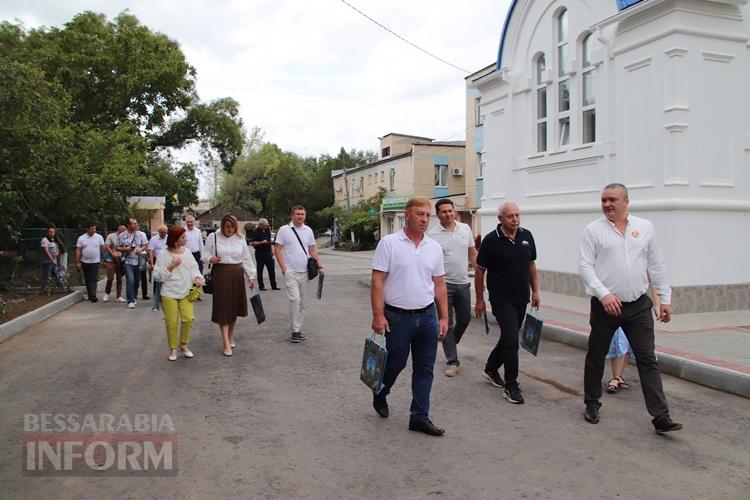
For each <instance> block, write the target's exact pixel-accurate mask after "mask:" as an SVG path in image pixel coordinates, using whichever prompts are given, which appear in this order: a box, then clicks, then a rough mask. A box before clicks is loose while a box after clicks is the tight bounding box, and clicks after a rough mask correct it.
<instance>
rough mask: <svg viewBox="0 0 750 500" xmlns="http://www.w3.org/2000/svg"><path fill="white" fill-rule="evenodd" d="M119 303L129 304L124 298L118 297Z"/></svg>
mask: <svg viewBox="0 0 750 500" xmlns="http://www.w3.org/2000/svg"><path fill="white" fill-rule="evenodd" d="M117 302H127V300H125V299H124V298H123V297H121V296H120V297H117Z"/></svg>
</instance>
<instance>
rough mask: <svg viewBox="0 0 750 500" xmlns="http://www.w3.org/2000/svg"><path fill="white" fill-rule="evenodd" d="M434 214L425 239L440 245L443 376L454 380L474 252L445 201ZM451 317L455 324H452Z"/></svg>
mask: <svg viewBox="0 0 750 500" xmlns="http://www.w3.org/2000/svg"><path fill="white" fill-rule="evenodd" d="M435 214H436V215H437V217H438V220H440V224H438V225H436V226H435V227H434V228H432V230H430V231H429V233H428V235H429V236H430V237H431V238H432V239H434V240H435V241H437V242H438V243H440V246H441V247H442V249H443V264H444V265H445V284H446V287H447V288H448V333H447V334H446V335H445V339H443V353H444V354H445V359H446V360H447V361H448V367H447V368H446V369H445V375H446V376H448V377H455V376H456V375H457V374H458V369H459V367H460V366H461V361H459V359H458V348H457V345H458V343H459V342H461V337H463V335H464V332H465V331H466V327H468V326H469V323H470V322H471V282H470V281H469V262H471V263H472V265H475V264H476V258H477V249H476V248H474V236H472V234H471V228H470V227H469V226H468V224H464V223H463V222H459V221H457V220H456V212H455V210H454V205H453V202H452V201H451V200H449V199H447V198H443V199H441V200H438V202H437V203H435ZM454 313H455V316H456V321H455V323H454V322H453V315H454Z"/></svg>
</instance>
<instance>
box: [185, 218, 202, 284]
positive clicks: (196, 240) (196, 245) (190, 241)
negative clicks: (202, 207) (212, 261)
mask: <svg viewBox="0 0 750 500" xmlns="http://www.w3.org/2000/svg"><path fill="white" fill-rule="evenodd" d="M185 224H187V228H186V229H185V247H186V248H187V249H188V250H190V253H192V254H193V257H195V260H196V261H197V262H198V269H199V270H200V272H201V274H203V260H201V255H202V254H203V233H201V230H200V229H199V228H197V227H195V217H193V216H192V215H188V217H187V219H185Z"/></svg>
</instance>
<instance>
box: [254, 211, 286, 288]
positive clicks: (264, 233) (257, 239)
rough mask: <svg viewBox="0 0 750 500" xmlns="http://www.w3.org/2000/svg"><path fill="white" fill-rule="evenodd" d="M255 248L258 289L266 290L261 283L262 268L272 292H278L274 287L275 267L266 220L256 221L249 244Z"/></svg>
mask: <svg viewBox="0 0 750 500" xmlns="http://www.w3.org/2000/svg"><path fill="white" fill-rule="evenodd" d="M250 244H251V245H252V246H253V248H255V264H256V266H257V267H258V289H259V290H261V291H264V290H266V287H265V283H263V268H264V267H265V268H266V269H268V280H269V281H270V282H271V289H272V290H279V287H277V286H276V265H275V263H274V260H273V245H274V243H273V241H272V238H271V227H270V226H269V224H268V219H260V220H258V227H256V228H255V229H254V230H253V233H252V241H251V243H250Z"/></svg>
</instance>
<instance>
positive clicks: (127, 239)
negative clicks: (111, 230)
mask: <svg viewBox="0 0 750 500" xmlns="http://www.w3.org/2000/svg"><path fill="white" fill-rule="evenodd" d="M147 243H148V238H146V233H144V232H143V231H136V232H135V233H133V234H130V233H129V232H128V231H123V232H122V233H120V236H118V237H117V244H118V245H120V246H124V247H131V248H137V247H140V246H143V245H145V244H147ZM138 257H139V256H138V254H137V253H135V252H128V253H127V254H125V260H124V262H125V264H130V265H131V266H137V265H138Z"/></svg>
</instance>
